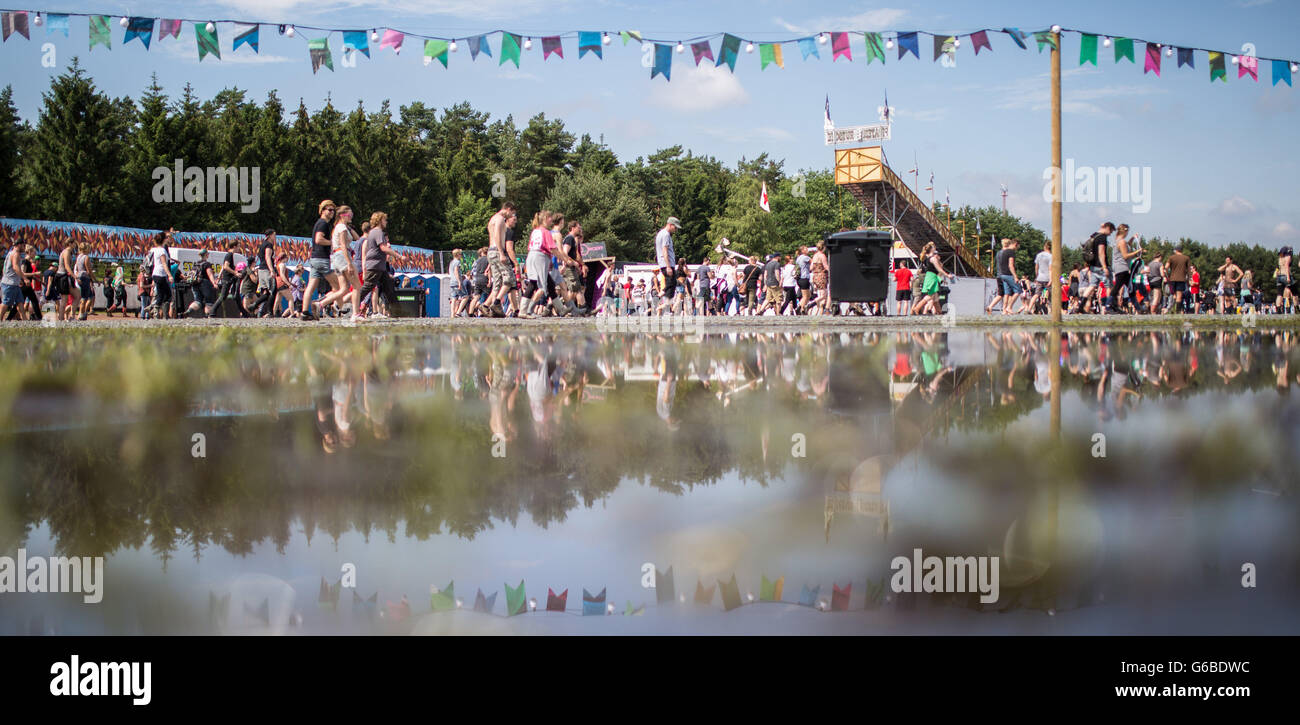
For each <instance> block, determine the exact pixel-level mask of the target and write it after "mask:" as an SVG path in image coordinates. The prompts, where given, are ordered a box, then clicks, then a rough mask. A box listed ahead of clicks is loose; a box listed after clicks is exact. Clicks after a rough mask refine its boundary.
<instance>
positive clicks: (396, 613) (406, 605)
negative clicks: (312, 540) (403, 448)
mask: <svg viewBox="0 0 1300 725" xmlns="http://www.w3.org/2000/svg"><path fill="white" fill-rule="evenodd" d="M321 40H325V39H324V38H321ZM307 42H308V43H309V44H310V43H312V42H315V41H310V40H309V41H307ZM331 70H332V69H331ZM384 608H385V609H387V610H388V618H389V619H391V620H393V621H394V622H404V621H406V618H407V617H409V616H411V603H410V602H409V601H407V600H406V595H405V594H403V595H402V600H401V601H400V602H384Z"/></svg>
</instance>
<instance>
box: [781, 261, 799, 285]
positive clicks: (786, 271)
mask: <svg viewBox="0 0 1300 725" xmlns="http://www.w3.org/2000/svg"><path fill="white" fill-rule="evenodd" d="M796 270H797V267H795V266H794V263H790V264H787V265H785V266H784V267H782V268H781V286H782V287H793V286H794V285H795V274H796Z"/></svg>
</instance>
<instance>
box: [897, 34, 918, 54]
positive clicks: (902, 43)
mask: <svg viewBox="0 0 1300 725" xmlns="http://www.w3.org/2000/svg"><path fill="white" fill-rule="evenodd" d="M919 48H920V45H918V41H917V39H916V33H899V34H898V59H899V60H902V59H903V56H905V55H907V53H908V51H911V53H912V57H913V58H916V59H917V60H920V59H921V54H920V51H919Z"/></svg>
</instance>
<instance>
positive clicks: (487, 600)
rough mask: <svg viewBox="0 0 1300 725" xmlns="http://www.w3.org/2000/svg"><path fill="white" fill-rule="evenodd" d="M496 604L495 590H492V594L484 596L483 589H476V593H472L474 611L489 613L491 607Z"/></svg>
mask: <svg viewBox="0 0 1300 725" xmlns="http://www.w3.org/2000/svg"><path fill="white" fill-rule="evenodd" d="M496 604H497V593H496V592H492V596H490V597H485V596H483V590H482V589H480V590H478V594H476V595H474V611H476V612H482V613H484V614H491V613H492V608H493V607H495V606H496Z"/></svg>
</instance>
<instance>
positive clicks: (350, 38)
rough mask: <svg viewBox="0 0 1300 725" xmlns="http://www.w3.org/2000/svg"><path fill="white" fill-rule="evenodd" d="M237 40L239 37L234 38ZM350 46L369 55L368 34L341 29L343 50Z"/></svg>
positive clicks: (362, 31)
mask: <svg viewBox="0 0 1300 725" xmlns="http://www.w3.org/2000/svg"><path fill="white" fill-rule="evenodd" d="M235 40H236V42H238V40H239V38H235ZM348 48H351V49H353V50H355V51H357V52H358V53H361V54H362V55H364V56H366V57H367V58H369V57H370V36H368V35H366V31H364V30H345V31H343V50H344V52H346V51H347V49H348Z"/></svg>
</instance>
